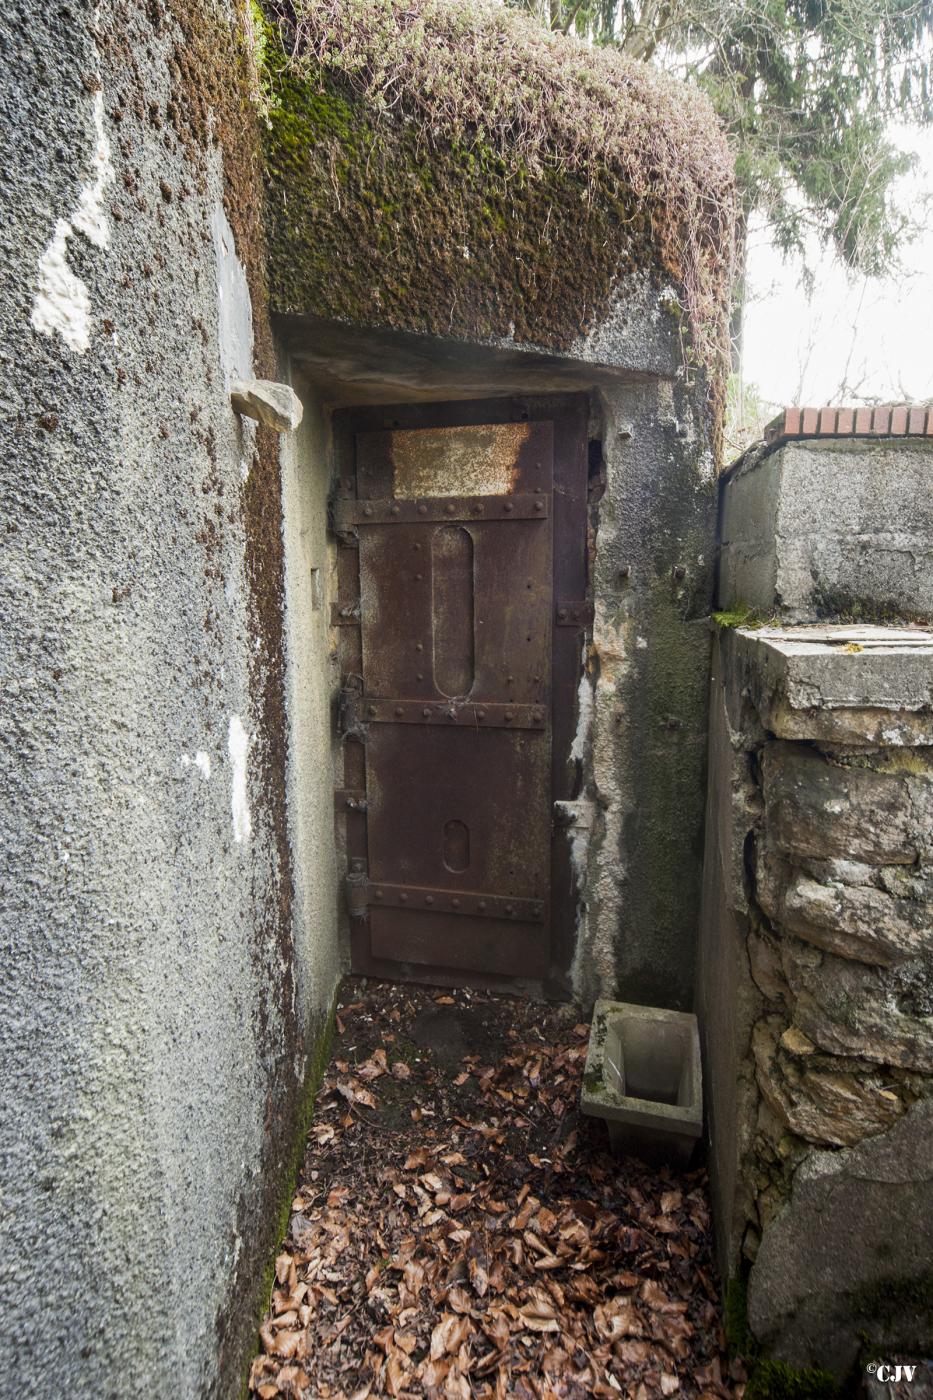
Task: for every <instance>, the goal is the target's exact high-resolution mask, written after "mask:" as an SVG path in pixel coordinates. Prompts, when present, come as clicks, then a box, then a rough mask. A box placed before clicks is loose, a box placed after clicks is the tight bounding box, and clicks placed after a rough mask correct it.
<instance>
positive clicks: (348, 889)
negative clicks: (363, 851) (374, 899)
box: [343, 856, 369, 919]
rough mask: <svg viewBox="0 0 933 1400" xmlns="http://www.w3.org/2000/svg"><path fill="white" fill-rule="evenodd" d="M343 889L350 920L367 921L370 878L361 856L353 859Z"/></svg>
mask: <svg viewBox="0 0 933 1400" xmlns="http://www.w3.org/2000/svg"><path fill="white" fill-rule="evenodd" d="M343 887H344V892H345V894H346V897H347V913H348V914H349V915H350V918H351V919H365V918H366V916H367V914H368V913H369V877H368V875H367V874H366V862H365V860H363V859H362V857H361V856H353V857H352V858H351V860H350V869H349V870H348V872H347V874H346V877H345V878H344V882H343Z"/></svg>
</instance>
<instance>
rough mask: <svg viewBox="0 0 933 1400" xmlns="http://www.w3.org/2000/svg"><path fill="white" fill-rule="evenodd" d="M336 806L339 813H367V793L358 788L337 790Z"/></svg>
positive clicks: (335, 792)
mask: <svg viewBox="0 0 933 1400" xmlns="http://www.w3.org/2000/svg"><path fill="white" fill-rule="evenodd" d="M334 806H335V807H336V809H337V811H338V812H365V811H366V793H365V792H363V791H362V790H359V789H356V788H335V790H334Z"/></svg>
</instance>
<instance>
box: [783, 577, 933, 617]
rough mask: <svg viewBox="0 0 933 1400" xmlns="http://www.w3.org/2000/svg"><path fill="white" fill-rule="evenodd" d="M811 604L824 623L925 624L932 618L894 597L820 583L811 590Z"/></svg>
mask: <svg viewBox="0 0 933 1400" xmlns="http://www.w3.org/2000/svg"><path fill="white" fill-rule="evenodd" d="M811 603H812V605H813V610H814V612H815V613H816V616H817V618H819V619H820V621H826V622H848V623H853V624H860V625H863V626H867V625H871V626H878V627H890V626H897V625H898V624H900V625H901V626H903V625H905V624H906V625H914V624H919V625H921V626H926V625H928V624H929V622H930V621H931V619H930V618H929V617H928V616H924V615H923V614H921V613H917V612H911V611H910V609H909V608H905V607H903V606H902V605H901V604H900V603H899V602H898V601H897V600H896V599H883V598H882V599H878V598H863V597H860V596H859V595H858V594H856V593H853V592H851V591H850V590H849V589H845V588H826V587H825V586H823V585H822V584H821V585H820V586H819V587H818V588H815V589H814V590H813V593H812V595H811Z"/></svg>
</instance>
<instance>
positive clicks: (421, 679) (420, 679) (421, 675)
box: [415, 671, 424, 681]
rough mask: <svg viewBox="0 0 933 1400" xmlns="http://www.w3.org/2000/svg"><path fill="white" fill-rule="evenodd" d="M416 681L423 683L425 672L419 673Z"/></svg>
mask: <svg viewBox="0 0 933 1400" xmlns="http://www.w3.org/2000/svg"><path fill="white" fill-rule="evenodd" d="M415 680H416V681H423V680H424V672H423V671H419V672H418V674H417V675H416V676H415Z"/></svg>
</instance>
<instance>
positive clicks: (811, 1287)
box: [748, 1101, 933, 1376]
mask: <svg viewBox="0 0 933 1400" xmlns="http://www.w3.org/2000/svg"><path fill="white" fill-rule="evenodd" d="M931 1196H933V1102H929V1101H927V1102H921V1103H918V1104H916V1105H915V1107H914V1108H913V1109H911V1111H910V1112H909V1113H907V1114H906V1115H905V1116H904V1117H903V1118H902V1119H901V1120H900V1121H899V1122H897V1123H896V1124H895V1125H894V1126H893V1127H892V1128H891V1129H889V1131H888V1132H886V1133H884V1134H882V1135H881V1136H880V1137H873V1138H870V1139H869V1140H868V1141H866V1142H863V1143H861V1144H860V1145H859V1146H857V1147H851V1148H847V1149H844V1150H842V1151H839V1152H817V1153H814V1154H813V1155H812V1156H810V1157H809V1158H808V1159H807V1160H806V1162H805V1163H804V1164H803V1165H802V1166H801V1167H800V1168H799V1169H798V1171H797V1174H796V1177H795V1179H794V1188H793V1194H792V1197H791V1199H790V1201H789V1202H788V1204H787V1205H786V1206H785V1207H784V1209H783V1210H782V1212H781V1213H780V1215H779V1216H778V1217H777V1219H776V1220H774V1221H773V1222H772V1224H771V1227H770V1229H769V1230H767V1231H766V1232H765V1235H764V1238H763V1240H762V1242H761V1248H760V1250H759V1252H758V1258H757V1260H756V1261H755V1264H754V1266H753V1268H752V1272H751V1278H750V1280H749V1294H748V1306H749V1320H750V1322H751V1324H752V1327H753V1328H754V1330H755V1334H756V1336H758V1337H760V1338H761V1339H762V1340H763V1341H764V1342H766V1343H767V1344H768V1345H769V1346H772V1347H773V1348H774V1352H775V1354H776V1355H777V1356H778V1357H780V1358H782V1359H784V1360H786V1361H790V1362H792V1363H793V1364H795V1365H798V1366H822V1367H824V1368H826V1369H828V1370H832V1371H834V1372H835V1373H836V1374H837V1375H839V1376H844V1375H845V1374H846V1373H847V1372H848V1370H849V1369H850V1367H851V1366H852V1364H853V1363H854V1361H855V1360H856V1357H857V1355H858V1351H859V1347H860V1340H859V1335H858V1334H859V1332H860V1331H862V1332H864V1333H865V1335H866V1336H867V1338H868V1339H869V1344H870V1345H871V1346H872V1347H873V1349H880V1351H881V1352H883V1354H884V1355H885V1356H887V1355H888V1354H893V1353H894V1352H899V1351H904V1352H906V1353H907V1354H908V1355H920V1356H922V1355H924V1354H927V1355H928V1354H929V1349H930V1347H933V1299H931V1295H930V1282H929V1270H930V1260H931V1258H933V1211H931V1210H930V1200H931Z"/></svg>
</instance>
